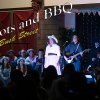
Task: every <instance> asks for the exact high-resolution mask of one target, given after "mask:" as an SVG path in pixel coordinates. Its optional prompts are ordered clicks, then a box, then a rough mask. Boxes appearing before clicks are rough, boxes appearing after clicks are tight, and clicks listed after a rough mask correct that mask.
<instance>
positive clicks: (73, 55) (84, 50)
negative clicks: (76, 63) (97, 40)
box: [72, 49, 90, 58]
mask: <svg viewBox="0 0 100 100" xmlns="http://www.w3.org/2000/svg"><path fill="white" fill-rule="evenodd" d="M89 50H90V49H85V50H84V51H82V53H84V52H87V51H89ZM80 53H81V52H79V53H77V54H75V55H73V56H72V58H75V57H77V56H78V55H80Z"/></svg>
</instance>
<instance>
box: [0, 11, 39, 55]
mask: <svg viewBox="0 0 100 100" xmlns="http://www.w3.org/2000/svg"><path fill="white" fill-rule="evenodd" d="M12 18H13V19H12V20H11V13H10V12H0V53H2V54H4V55H5V54H6V53H7V51H8V50H9V49H13V50H14V51H15V53H16V55H18V52H19V50H21V49H25V50H27V49H28V48H33V49H35V50H36V37H37V33H38V32H39V29H38V28H39V27H38V25H39V24H38V23H33V20H34V19H36V15H34V12H33V11H32V10H28V11H15V12H14V13H13V16H12ZM11 22H12V23H11ZM11 24H12V25H11ZM1 35H2V36H1Z"/></svg>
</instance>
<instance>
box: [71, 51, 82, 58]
mask: <svg viewBox="0 0 100 100" xmlns="http://www.w3.org/2000/svg"><path fill="white" fill-rule="evenodd" d="M78 55H80V52H79V53H77V54H75V55H73V56H72V58H75V57H77V56H78Z"/></svg>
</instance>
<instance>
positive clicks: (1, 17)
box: [0, 12, 11, 54]
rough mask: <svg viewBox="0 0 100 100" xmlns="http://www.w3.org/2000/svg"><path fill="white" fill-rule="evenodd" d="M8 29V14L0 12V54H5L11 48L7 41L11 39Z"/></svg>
mask: <svg viewBox="0 0 100 100" xmlns="http://www.w3.org/2000/svg"><path fill="white" fill-rule="evenodd" d="M9 27H11V15H10V12H0V54H6V53H7V50H9V49H10V48H11V45H10V44H9V45H8V42H9V41H7V40H9V39H10V37H11V33H10V28H9ZM7 32H8V33H7Z"/></svg>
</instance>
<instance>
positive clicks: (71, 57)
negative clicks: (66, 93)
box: [64, 35, 83, 72]
mask: <svg viewBox="0 0 100 100" xmlns="http://www.w3.org/2000/svg"><path fill="white" fill-rule="evenodd" d="M82 55H83V52H82V47H81V45H80V42H79V38H78V36H77V35H73V37H72V41H71V43H70V44H69V45H68V46H67V47H66V48H65V50H64V60H65V62H66V64H68V63H73V64H74V67H75V71H77V72H80V71H81V58H82Z"/></svg>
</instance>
